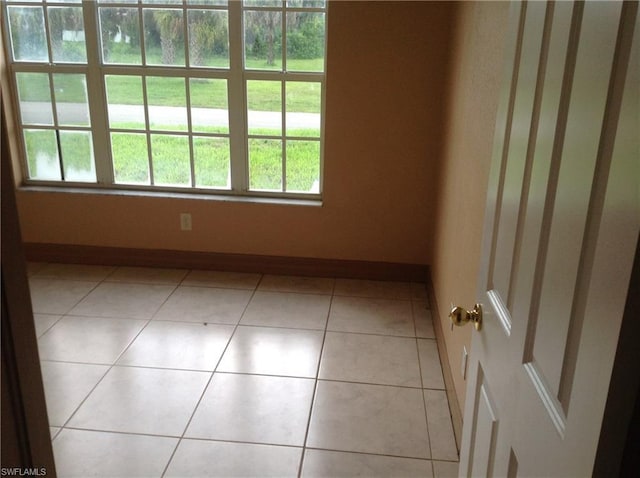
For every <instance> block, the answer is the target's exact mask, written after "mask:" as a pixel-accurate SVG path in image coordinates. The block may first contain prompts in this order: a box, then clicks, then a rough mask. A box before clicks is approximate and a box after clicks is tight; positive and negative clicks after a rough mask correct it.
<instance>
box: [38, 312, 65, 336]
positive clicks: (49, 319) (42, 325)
mask: <svg viewBox="0 0 640 478" xmlns="http://www.w3.org/2000/svg"><path fill="white" fill-rule="evenodd" d="M60 317H62V316H61V315H51V314H33V323H34V325H35V327H36V337H41V336H42V334H44V333H45V332H46V331H47V330H49V328H51V326H52V325H53V324H55V323H56V322H57V321H58V320H60Z"/></svg>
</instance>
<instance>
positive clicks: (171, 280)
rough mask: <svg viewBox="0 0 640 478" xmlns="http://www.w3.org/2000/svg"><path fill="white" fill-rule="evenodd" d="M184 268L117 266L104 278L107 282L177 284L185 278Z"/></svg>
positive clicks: (185, 271)
mask: <svg viewBox="0 0 640 478" xmlns="http://www.w3.org/2000/svg"><path fill="white" fill-rule="evenodd" d="M187 273H188V271H187V270H186V269H164V268H160V267H118V268H117V269H116V270H115V271H114V272H113V273H112V274H111V275H110V276H109V277H107V278H106V279H105V280H106V281H107V282H133V283H142V284H173V285H178V284H179V283H180V281H182V279H184V278H185V276H186V275H187Z"/></svg>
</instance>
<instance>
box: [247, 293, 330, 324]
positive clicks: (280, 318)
mask: <svg viewBox="0 0 640 478" xmlns="http://www.w3.org/2000/svg"><path fill="white" fill-rule="evenodd" d="M330 303H331V296H328V295H316V294H296V293H287V292H260V291H258V292H256V293H255V295H254V296H253V299H251V302H250V303H249V307H247V310H246V312H245V313H244V315H243V317H242V320H241V321H240V323H241V324H244V325H264V326H271V327H290V328H297V329H318V330H323V329H324V327H325V324H326V323H327V315H328V313H329V305H330Z"/></svg>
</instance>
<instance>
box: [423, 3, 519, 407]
mask: <svg viewBox="0 0 640 478" xmlns="http://www.w3.org/2000/svg"><path fill="white" fill-rule="evenodd" d="M508 6H509V5H508V3H499V2H498V3H485V2H478V3H464V4H460V5H459V8H458V13H457V20H456V29H455V36H454V39H455V40H454V46H453V50H452V69H451V87H450V91H449V106H448V119H447V135H446V146H445V150H444V154H443V158H442V162H441V168H440V176H439V181H438V190H437V192H436V204H437V208H436V211H437V214H436V218H435V227H434V230H435V235H434V248H433V254H432V256H431V257H432V261H431V275H432V280H433V286H434V290H435V294H436V301H437V303H438V306H439V313H440V317H439V319H440V325H441V328H442V336H443V337H444V339H445V344H446V348H447V353H448V356H449V362H450V364H451V371H452V375H453V379H454V385H455V391H456V394H457V397H458V401H459V403H460V407H461V409H464V392H465V387H466V384H465V381H464V380H463V379H462V374H461V372H460V368H461V360H462V349H463V347H464V346H466V348H467V351H468V350H470V344H471V333H472V330H473V327H471V326H467V327H462V328H458V327H456V328H455V329H454V330H453V331H451V329H450V325H449V324H450V322H449V319H448V312H449V308H450V305H451V303H453V304H455V305H461V306H464V307H466V308H471V307H473V304H474V303H475V301H476V282H477V277H478V265H479V260H480V249H481V242H482V228H483V220H484V208H485V198H486V193H487V181H488V176H489V166H490V160H491V151H492V145H493V127H494V122H495V115H496V110H497V97H498V91H499V87H500V79H501V72H502V68H501V65H502V60H503V41H504V35H505V27H506V19H507V13H508Z"/></svg>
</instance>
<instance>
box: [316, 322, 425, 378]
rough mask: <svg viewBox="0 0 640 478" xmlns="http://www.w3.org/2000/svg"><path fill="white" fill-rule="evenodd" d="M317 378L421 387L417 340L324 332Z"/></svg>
mask: <svg viewBox="0 0 640 478" xmlns="http://www.w3.org/2000/svg"><path fill="white" fill-rule="evenodd" d="M320 378H322V379H327V380H343V381H348V382H362V383H377V384H385V385H399V386H406V387H418V388H420V387H421V384H422V381H421V380H420V367H419V364H418V351H417V347H416V340H415V339H410V338H402V337H385V336H381V335H362V334H345V333H337V332H327V337H326V339H325V343H324V349H323V352H322V363H321V366H320Z"/></svg>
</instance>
